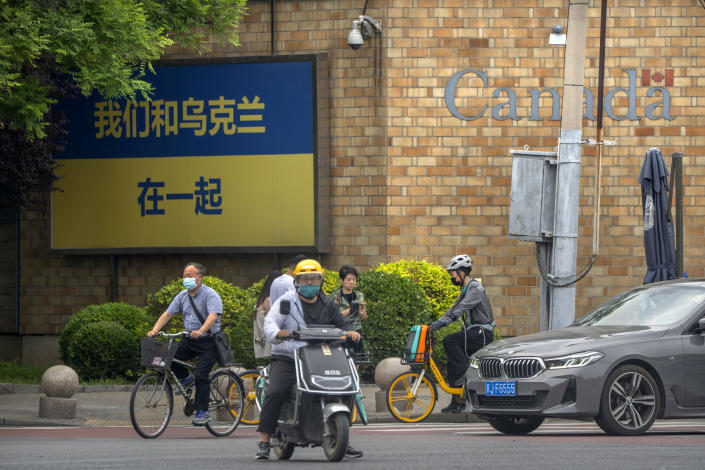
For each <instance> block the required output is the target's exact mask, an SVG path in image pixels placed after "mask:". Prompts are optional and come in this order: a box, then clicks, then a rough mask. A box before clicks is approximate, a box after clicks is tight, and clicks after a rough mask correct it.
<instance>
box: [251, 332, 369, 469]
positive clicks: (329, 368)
mask: <svg viewBox="0 0 705 470" xmlns="http://www.w3.org/2000/svg"><path fill="white" fill-rule="evenodd" d="M291 336H292V338H293V339H295V340H297V341H306V342H307V343H308V345H307V346H303V347H301V348H299V349H298V350H297V351H296V352H295V356H294V365H295V367H296V385H295V387H292V390H291V393H290V395H289V398H288V399H287V400H286V401H285V402H284V403H283V404H282V408H281V411H280V413H279V420H278V422H277V429H276V431H275V432H274V434H273V435H272V440H271V444H272V450H273V451H274V454H275V455H276V457H277V458H278V459H280V460H287V459H289V458H291V456H292V454H293V453H294V449H295V448H296V447H317V446H321V447H323V452H324V453H325V454H326V457H327V458H328V460H329V461H331V462H337V461H340V460H341V459H342V458H343V456H344V455H345V450H346V449H347V447H348V440H349V432H350V416H351V413H352V411H351V410H352V409H353V406H355V404H354V400H355V396H356V395H357V394H358V393H360V380H359V377H358V375H357V371H356V370H355V365H354V363H353V360H352V359H351V358H350V356H349V354H348V351H347V350H346V349H345V348H344V347H343V341H345V339H346V334H345V332H344V331H343V330H341V329H338V328H334V327H327V326H321V327H319V326H313V327H309V328H301V329H299V330H296V331H294V332H292V335H291ZM260 374H261V377H260V380H259V383H260V384H262V385H261V386H262V387H263V388H262V389H260V390H261V393H258V394H259V395H260V396H258V400H257V401H258V402H259V404H261V403H262V401H263V398H264V397H263V395H264V394H266V393H267V390H266V383H267V382H268V380H267V370H266V369H264V368H263V369H260Z"/></svg>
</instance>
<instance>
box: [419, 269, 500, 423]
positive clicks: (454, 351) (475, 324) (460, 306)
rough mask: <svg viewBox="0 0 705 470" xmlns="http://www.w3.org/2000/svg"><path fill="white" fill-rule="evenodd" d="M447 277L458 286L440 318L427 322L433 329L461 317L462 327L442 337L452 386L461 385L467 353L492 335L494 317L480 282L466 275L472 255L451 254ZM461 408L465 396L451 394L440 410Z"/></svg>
mask: <svg viewBox="0 0 705 470" xmlns="http://www.w3.org/2000/svg"><path fill="white" fill-rule="evenodd" d="M446 270H447V271H448V274H450V278H451V281H452V282H453V284H455V285H456V286H459V287H461V291H460V295H459V296H458V299H457V300H456V301H455V303H454V304H453V305H452V306H451V307H450V308H449V309H448V311H446V313H444V314H443V316H442V317H441V318H439V319H438V320H436V321H434V322H433V323H431V324H430V325H429V330H430V331H431V332H434V331H436V330H439V329H441V328H443V327H444V326H446V325H449V324H450V323H452V322H454V321H456V320H458V319H460V318H462V320H463V331H459V332H457V333H452V334H449V335H448V336H446V337H445V338H443V347H444V348H445V350H446V354H447V355H448V383H449V384H450V385H451V386H452V387H456V386H460V385H462V384H461V383H459V382H461V379H462V378H463V377H464V375H465V372H466V371H467V369H468V365H469V359H470V356H472V354H473V353H474V352H475V351H478V350H480V349H482V348H483V347H484V346H485V345H487V344H489V343H491V342H492V340H493V339H494V333H493V330H494V326H495V323H494V317H493V316H492V306H491V305H490V300H489V299H488V298H487V294H486V293H485V289H484V288H483V287H482V285H481V284H480V283H479V282H478V281H477V280H476V279H473V278H472V277H471V276H470V272H471V271H472V259H470V257H469V256H468V255H458V256H455V257H453V258H452V259H451V260H450V261H449V262H448V266H447V267H446ZM464 408H465V397H458V396H457V395H453V398H452V400H451V402H450V405H448V406H447V407H446V408H443V409H442V410H441V412H442V413H458V412H460V411H461V410H463V409H464Z"/></svg>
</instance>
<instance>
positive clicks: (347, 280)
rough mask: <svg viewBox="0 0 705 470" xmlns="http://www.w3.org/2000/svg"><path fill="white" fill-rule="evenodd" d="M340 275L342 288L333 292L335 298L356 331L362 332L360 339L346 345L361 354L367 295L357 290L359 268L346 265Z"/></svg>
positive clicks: (354, 352)
mask: <svg viewBox="0 0 705 470" xmlns="http://www.w3.org/2000/svg"><path fill="white" fill-rule="evenodd" d="M338 276H339V277H340V284H341V286H340V289H338V290H337V291H335V293H334V294H333V300H334V301H335V303H336V304H338V307H339V308H340V313H342V314H343V316H344V317H345V318H347V319H348V320H350V324H351V326H352V329H353V330H354V331H357V332H358V333H360V338H361V339H360V341H358V342H356V343H355V342H352V341H348V342H347V343H346V344H345V346H346V347H347V348H348V349H350V352H351V353H353V354H360V353H362V352H363V351H364V345H363V340H362V322H363V321H364V320H367V304H366V303H365V296H364V295H363V294H362V292H360V291H359V290H357V289H356V288H355V287H357V269H355V268H354V267H352V266H348V265H345V266H343V267H341V268H340V271H339V272H338Z"/></svg>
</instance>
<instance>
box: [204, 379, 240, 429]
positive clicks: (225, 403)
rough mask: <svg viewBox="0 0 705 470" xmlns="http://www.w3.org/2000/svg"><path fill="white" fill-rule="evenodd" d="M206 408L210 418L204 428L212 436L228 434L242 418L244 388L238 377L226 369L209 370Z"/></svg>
mask: <svg viewBox="0 0 705 470" xmlns="http://www.w3.org/2000/svg"><path fill="white" fill-rule="evenodd" d="M210 381H211V391H210V399H209V401H208V410H209V411H210V412H211V420H210V421H209V422H207V423H206V428H207V429H208V431H209V432H210V433H211V434H213V435H214V436H218V437H225V436H229V435H230V434H231V433H232V432H233V431H234V430H235V428H237V425H238V424H240V420H241V419H242V412H243V409H244V408H245V388H244V387H243V386H242V381H241V380H240V377H238V376H237V374H235V373H234V372H230V371H229V370H227V369H218V370H216V371H213V372H211V376H210Z"/></svg>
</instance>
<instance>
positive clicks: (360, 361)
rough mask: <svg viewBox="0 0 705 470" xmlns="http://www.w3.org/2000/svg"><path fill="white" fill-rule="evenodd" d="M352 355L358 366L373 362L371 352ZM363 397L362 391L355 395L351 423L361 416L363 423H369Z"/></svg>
mask: <svg viewBox="0 0 705 470" xmlns="http://www.w3.org/2000/svg"><path fill="white" fill-rule="evenodd" d="M350 356H351V357H352V360H353V362H354V363H355V365H357V366H366V365H370V364H372V353H371V352H361V353H351V354H350ZM362 398H363V397H362V392H360V393H358V394H357V395H355V406H354V407H353V409H352V414H351V415H350V424H354V423H356V422H357V418H358V416H359V417H360V421H362V424H364V425H367V412H366V411H365V405H363V403H362Z"/></svg>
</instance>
